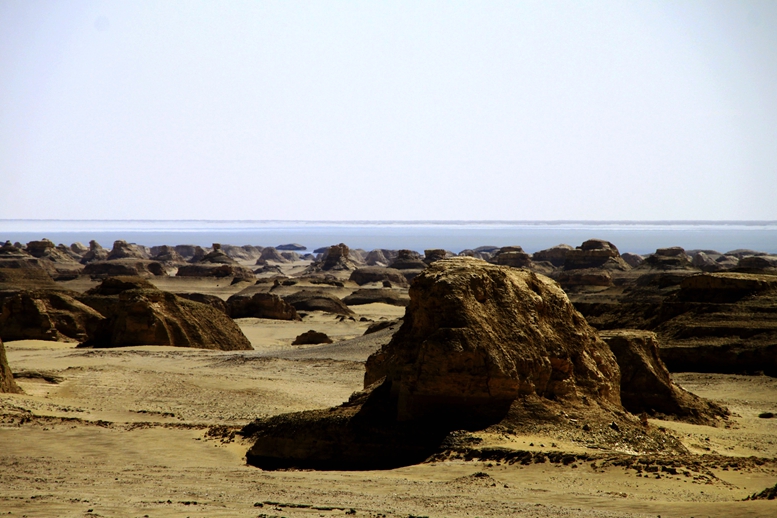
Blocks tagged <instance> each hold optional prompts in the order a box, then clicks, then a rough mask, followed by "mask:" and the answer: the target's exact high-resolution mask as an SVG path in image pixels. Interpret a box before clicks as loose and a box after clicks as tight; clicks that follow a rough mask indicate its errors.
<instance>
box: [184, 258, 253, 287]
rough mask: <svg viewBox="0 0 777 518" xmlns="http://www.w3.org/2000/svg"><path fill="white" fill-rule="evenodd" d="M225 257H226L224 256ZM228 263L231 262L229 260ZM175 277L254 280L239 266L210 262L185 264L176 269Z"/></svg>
mask: <svg viewBox="0 0 777 518" xmlns="http://www.w3.org/2000/svg"><path fill="white" fill-rule="evenodd" d="M224 257H226V255H224ZM230 261H232V260H231V259H230ZM175 276H176V277H217V278H222V277H232V278H234V279H244V280H247V281H253V280H256V275H254V272H253V271H252V270H251V269H250V268H246V267H245V266H240V265H239V264H237V263H234V261H233V264H223V263H212V262H200V263H196V264H187V265H184V266H181V267H179V268H178V272H177V273H176V274H175Z"/></svg>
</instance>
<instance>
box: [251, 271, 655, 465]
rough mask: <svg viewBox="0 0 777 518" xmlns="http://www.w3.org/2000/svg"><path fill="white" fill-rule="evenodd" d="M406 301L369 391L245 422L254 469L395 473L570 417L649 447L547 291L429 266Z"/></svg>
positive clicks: (590, 334) (580, 334)
mask: <svg viewBox="0 0 777 518" xmlns="http://www.w3.org/2000/svg"><path fill="white" fill-rule="evenodd" d="M410 296H411V303H410V306H409V307H408V309H407V311H406V314H405V318H404V321H403V324H402V327H401V328H400V329H399V331H397V332H396V334H394V336H393V338H392V339H391V341H390V342H389V343H388V344H387V345H384V346H383V348H382V349H381V350H380V351H379V352H377V353H375V354H374V355H373V356H371V357H370V359H369V360H368V362H367V370H366V374H365V382H364V384H365V390H364V391H362V392H358V393H356V394H354V395H353V396H351V399H350V400H349V401H348V402H347V403H344V404H343V405H341V406H339V407H336V408H332V409H328V410H317V411H309V412H302V413H296V414H286V415H281V416H275V417H271V418H267V419H260V420H257V421H255V422H253V423H251V424H250V425H248V426H247V427H246V428H245V429H244V430H243V434H244V435H246V436H249V437H254V438H255V440H256V442H255V444H254V446H253V447H252V448H251V449H250V450H249V452H248V453H247V455H246V458H247V460H248V462H249V463H250V464H253V465H257V466H260V467H263V468H277V467H286V466H297V467H312V468H325V469H375V468H387V467H394V466H400V465H404V464H408V463H412V462H418V461H420V460H423V459H424V458H426V456H428V455H429V454H430V453H431V452H433V451H434V450H435V449H436V448H437V447H439V445H440V443H441V441H442V439H443V437H444V436H445V435H446V434H447V433H448V432H450V431H451V430H459V429H462V428H463V429H470V430H472V429H479V428H482V427H485V426H488V425H490V424H494V423H498V422H504V423H509V425H510V426H525V425H527V424H528V421H532V422H535V423H536V422H538V421H542V422H554V423H556V422H559V420H560V419H564V417H561V418H559V416H566V415H567V412H570V413H571V412H574V413H576V415H578V416H583V415H584V416H586V417H587V418H591V419H592V421H591V422H592V423H596V426H598V427H604V428H607V429H609V430H610V431H612V429H619V430H621V431H623V435H619V436H618V440H620V441H623V440H624V437H626V434H625V430H626V429H627V428H629V427H631V429H632V430H637V432H635V433H633V434H632V435H631V437H639V438H640V439H639V440H647V439H646V437H647V435H648V434H649V432H648V431H646V430H643V429H641V428H640V427H639V423H638V421H637V419H636V418H633V417H628V416H627V414H625V413H623V408H622V407H621V404H620V385H619V379H620V370H619V368H618V364H617V362H616V359H615V357H614V355H613V353H612V352H611V351H610V349H609V347H607V345H606V344H605V343H604V342H602V340H601V339H600V338H599V337H598V335H597V333H596V332H595V331H594V330H593V329H592V328H591V327H589V326H588V324H587V323H586V321H585V319H584V318H583V317H582V316H581V315H580V314H579V313H578V312H577V311H575V309H574V308H573V307H572V305H571V304H570V302H569V300H568V299H567V297H566V295H565V294H564V292H563V291H562V290H561V289H560V288H559V287H558V285H557V284H556V283H555V282H554V281H552V280H550V279H548V278H545V277H542V276H538V275H536V274H534V273H532V272H529V271H525V270H517V269H512V268H507V267H501V266H496V265H491V264H488V263H485V262H483V261H481V260H477V259H470V258H455V259H446V260H441V261H437V262H435V263H433V264H432V265H430V266H429V268H428V269H427V270H426V271H425V272H424V273H423V274H421V275H420V276H419V277H418V278H417V279H416V280H415V281H414V283H413V284H412V286H411V288H410ZM596 419H599V420H598V421H596ZM602 423H607V424H602ZM610 423H614V424H613V425H612V426H611V425H610ZM615 423H619V424H615ZM613 427H614V428H613ZM613 433H614V432H613ZM619 433H621V432H619Z"/></svg>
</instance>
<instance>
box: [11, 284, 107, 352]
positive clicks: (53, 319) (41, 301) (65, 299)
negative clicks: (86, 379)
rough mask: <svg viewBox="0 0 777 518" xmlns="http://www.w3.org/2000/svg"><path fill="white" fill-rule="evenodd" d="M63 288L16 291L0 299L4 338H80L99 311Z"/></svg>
mask: <svg viewBox="0 0 777 518" xmlns="http://www.w3.org/2000/svg"><path fill="white" fill-rule="evenodd" d="M75 296H76V294H75V293H68V292H65V291H46V290H31V291H20V292H17V293H15V294H14V295H12V296H10V297H7V298H4V299H3V300H2V302H0V336H2V337H3V338H4V339H5V340H52V341H82V340H85V339H86V337H87V329H88V328H89V327H90V326H93V325H96V324H97V323H98V322H99V321H100V320H102V318H103V317H102V315H100V313H98V312H97V311H95V310H94V309H92V308H90V307H88V306H86V305H84V304H82V303H81V302H79V301H78V300H76V299H75Z"/></svg>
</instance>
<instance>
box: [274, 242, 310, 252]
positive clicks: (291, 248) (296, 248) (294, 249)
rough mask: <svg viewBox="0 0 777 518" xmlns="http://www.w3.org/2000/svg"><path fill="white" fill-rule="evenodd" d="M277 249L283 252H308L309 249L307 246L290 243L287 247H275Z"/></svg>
mask: <svg viewBox="0 0 777 518" xmlns="http://www.w3.org/2000/svg"><path fill="white" fill-rule="evenodd" d="M275 249H276V250H281V251H291V252H301V251H303V250H307V249H308V248H307V247H306V246H302V245H301V244H299V243H288V244H285V245H278V246H276V247H275Z"/></svg>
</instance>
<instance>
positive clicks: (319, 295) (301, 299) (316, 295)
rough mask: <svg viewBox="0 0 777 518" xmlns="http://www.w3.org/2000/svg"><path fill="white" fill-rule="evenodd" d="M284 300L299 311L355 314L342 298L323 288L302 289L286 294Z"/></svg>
mask: <svg viewBox="0 0 777 518" xmlns="http://www.w3.org/2000/svg"><path fill="white" fill-rule="evenodd" d="M283 300H285V301H286V302H287V303H288V304H290V305H292V306H293V307H294V308H295V309H296V310H297V311H324V312H326V313H334V314H336V315H345V316H352V315H353V314H354V313H353V311H351V310H350V309H348V306H346V305H345V303H344V302H343V301H342V300H340V299H339V298H337V297H335V296H334V295H332V294H331V293H327V292H325V291H322V290H301V291H298V292H297V293H292V294H291V295H286V296H285V297H283Z"/></svg>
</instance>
